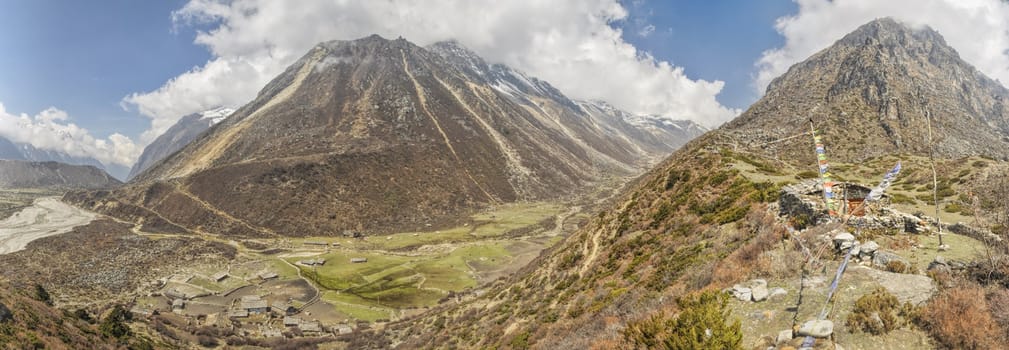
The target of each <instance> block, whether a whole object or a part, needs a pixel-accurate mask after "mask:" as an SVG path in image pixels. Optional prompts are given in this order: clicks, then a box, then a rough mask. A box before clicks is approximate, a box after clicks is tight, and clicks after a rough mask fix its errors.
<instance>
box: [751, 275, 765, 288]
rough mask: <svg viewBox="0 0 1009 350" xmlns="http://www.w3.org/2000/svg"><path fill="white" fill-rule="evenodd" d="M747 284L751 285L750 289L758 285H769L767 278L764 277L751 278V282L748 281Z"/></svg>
mask: <svg viewBox="0 0 1009 350" xmlns="http://www.w3.org/2000/svg"><path fill="white" fill-rule="evenodd" d="M747 286H749V287H750V289H753V288H757V287H767V280H765V279H762V278H754V279H752V280H750V282H749V283H747Z"/></svg>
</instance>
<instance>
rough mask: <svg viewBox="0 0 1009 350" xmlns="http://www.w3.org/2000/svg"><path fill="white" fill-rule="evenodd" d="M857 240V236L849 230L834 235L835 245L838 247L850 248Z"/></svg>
mask: <svg viewBox="0 0 1009 350" xmlns="http://www.w3.org/2000/svg"><path fill="white" fill-rule="evenodd" d="M854 242H855V236H853V235H852V234H850V233H848V232H841V233H838V234H837V235H835V236H834V247H835V248H837V249H841V250H844V249H848V248H851V245H852V244H853V243H854Z"/></svg>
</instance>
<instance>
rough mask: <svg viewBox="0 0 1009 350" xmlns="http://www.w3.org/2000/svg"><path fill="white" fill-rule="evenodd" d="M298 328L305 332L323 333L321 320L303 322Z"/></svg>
mask: <svg viewBox="0 0 1009 350" xmlns="http://www.w3.org/2000/svg"><path fill="white" fill-rule="evenodd" d="M298 328H299V329H301V331H302V332H305V333H316V334H318V333H322V325H320V324H319V322H316V321H313V322H302V323H301V324H300V325H298Z"/></svg>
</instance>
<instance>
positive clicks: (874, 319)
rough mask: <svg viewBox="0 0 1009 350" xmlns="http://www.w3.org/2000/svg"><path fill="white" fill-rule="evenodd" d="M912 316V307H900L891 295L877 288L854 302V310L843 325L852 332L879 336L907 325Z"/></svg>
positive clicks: (906, 304)
mask: <svg viewBox="0 0 1009 350" xmlns="http://www.w3.org/2000/svg"><path fill="white" fill-rule="evenodd" d="M914 315H915V309H914V306H911V304H909V303H905V304H904V305H901V304H900V302H899V301H898V300H897V297H895V296H893V294H890V292H888V291H886V289H883V288H878V289H876V290H875V291H873V292H872V293H869V294H866V295H863V296H862V297H861V298H858V300H856V301H855V309H854V310H852V312H851V313H850V314H848V319H847V320H846V322H845V324H846V325H847V326H848V328H850V329H851V330H852V332H866V333H871V334H873V335H881V334H886V333H889V332H890V331H892V330H895V329H898V328H900V327H903V326H904V325H906V324H908V323H909V321H911V320H912V319H914Z"/></svg>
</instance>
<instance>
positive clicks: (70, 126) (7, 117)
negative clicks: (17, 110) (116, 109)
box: [0, 103, 143, 167]
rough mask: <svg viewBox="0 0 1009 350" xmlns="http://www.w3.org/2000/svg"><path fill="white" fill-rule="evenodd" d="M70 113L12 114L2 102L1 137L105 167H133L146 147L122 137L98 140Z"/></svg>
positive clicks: (0, 115) (57, 111)
mask: <svg viewBox="0 0 1009 350" xmlns="http://www.w3.org/2000/svg"><path fill="white" fill-rule="evenodd" d="M69 120H70V116H69V115H67V113H66V112H64V111H62V110H59V109H56V108H53V107H50V108H48V109H46V110H44V111H42V112H39V113H38V114H36V115H34V116H29V115H28V114H24V113H21V114H11V113H8V112H7V111H6V109H5V108H4V106H3V104H2V103H0V137H4V138H7V139H8V140H11V141H13V142H17V143H27V144H31V145H32V146H34V147H35V148H38V149H42V150H50V151H60V152H64V153H67V154H69V155H71V156H75V157H91V158H94V159H97V160H98V161H99V162H102V164H106V165H109V164H116V165H122V166H127V167H128V166H130V165H132V164H133V162H134V161H135V160H136V159H137V157H139V156H140V152H142V151H143V149H142V148H140V147H138V146H137V145H136V144H134V143H133V141H132V140H130V138H129V137H126V136H124V135H121V134H118V133H116V134H112V135H110V136H109V137H108V138H105V139H99V138H95V137H94V136H92V135H91V133H89V132H88V130H87V129H83V128H81V127H79V126H77V125H76V124H74V123H71V122H69Z"/></svg>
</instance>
